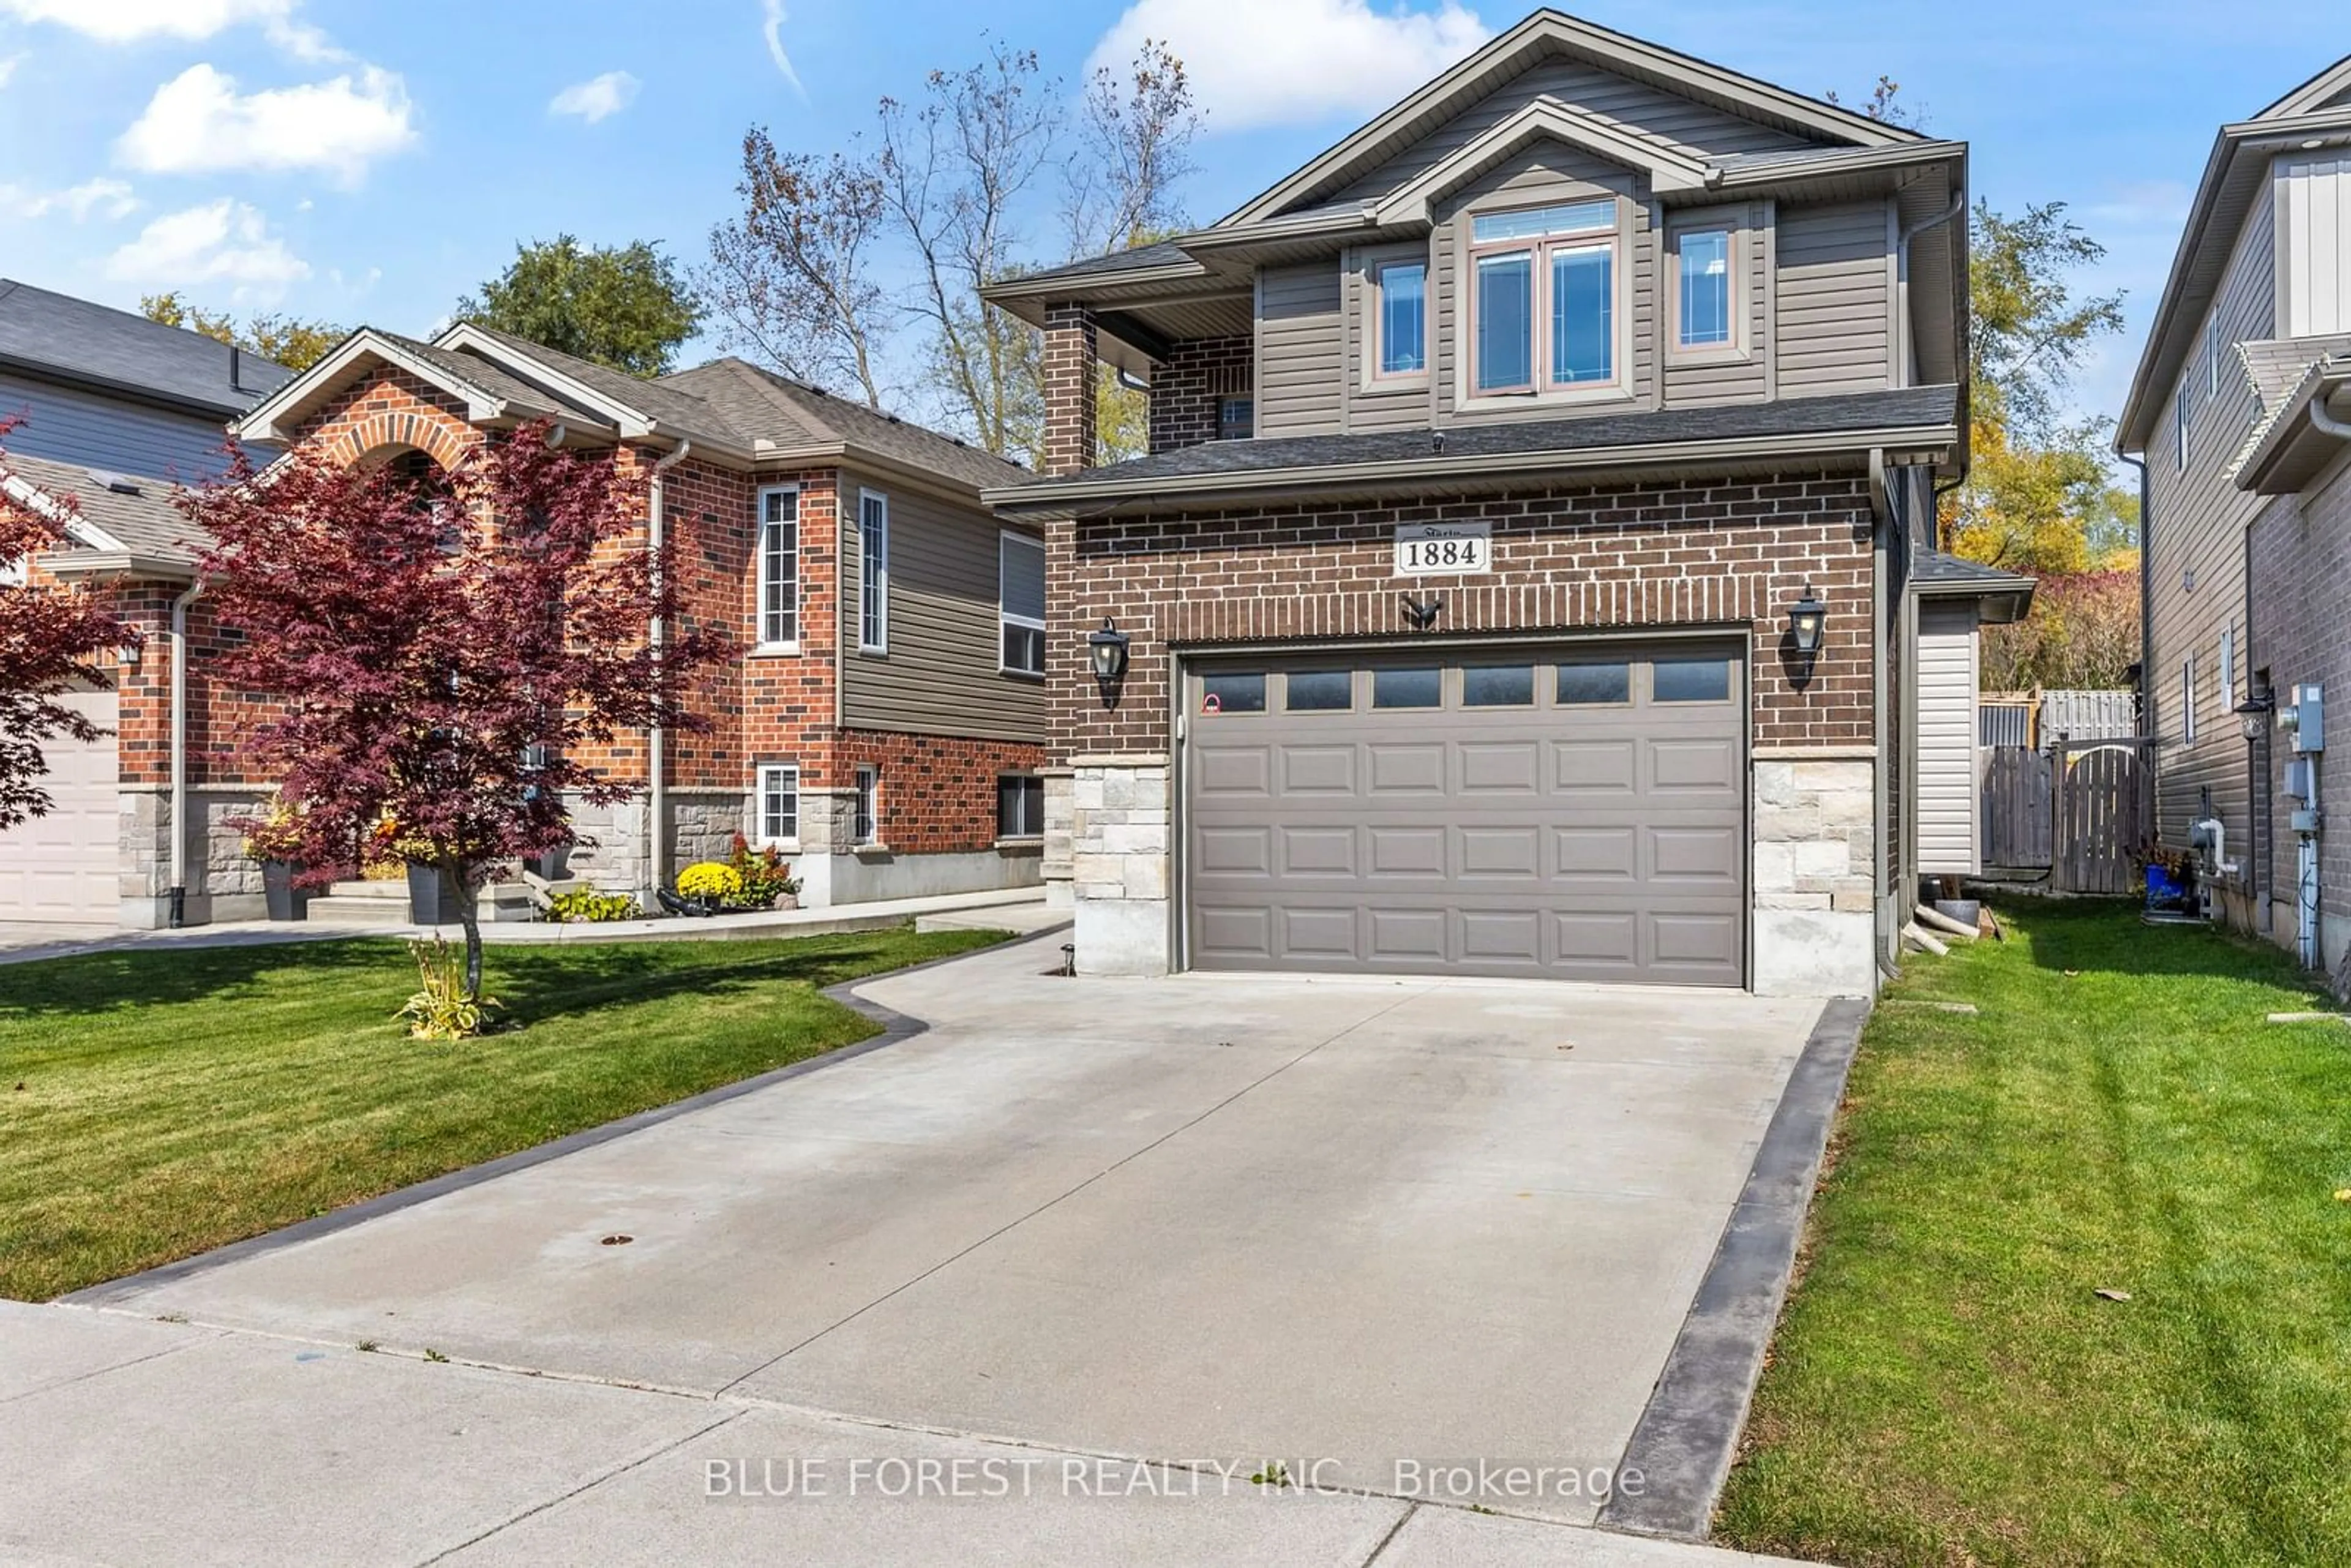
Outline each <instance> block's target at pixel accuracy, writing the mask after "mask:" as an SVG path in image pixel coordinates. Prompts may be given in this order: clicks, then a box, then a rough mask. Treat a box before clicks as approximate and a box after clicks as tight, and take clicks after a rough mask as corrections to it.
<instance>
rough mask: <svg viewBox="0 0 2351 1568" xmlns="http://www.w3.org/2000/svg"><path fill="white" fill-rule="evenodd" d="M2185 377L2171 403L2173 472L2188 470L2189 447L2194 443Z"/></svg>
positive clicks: (2192, 421)
mask: <svg viewBox="0 0 2351 1568" xmlns="http://www.w3.org/2000/svg"><path fill="white" fill-rule="evenodd" d="M2188 387H2189V383H2188V382H2187V380H2186V379H2185V378H2183V379H2182V380H2181V381H2180V383H2179V397H2177V398H2175V399H2174V400H2173V401H2172V405H2171V466H2172V469H2173V471H2174V472H2175V473H2180V474H2185V473H2187V472H2188V455H2189V448H2190V447H2191V446H2192V445H2193V444H2194V443H2195V420H2194V413H2193V400H2192V399H2190V397H2189V391H2188Z"/></svg>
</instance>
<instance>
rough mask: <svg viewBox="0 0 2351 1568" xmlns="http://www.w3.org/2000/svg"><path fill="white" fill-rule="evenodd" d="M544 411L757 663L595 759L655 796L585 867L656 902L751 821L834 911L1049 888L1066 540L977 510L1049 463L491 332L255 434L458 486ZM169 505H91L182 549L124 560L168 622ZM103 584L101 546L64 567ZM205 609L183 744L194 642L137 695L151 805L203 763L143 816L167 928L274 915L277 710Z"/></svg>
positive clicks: (135, 903) (390, 364) (130, 723)
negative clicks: (263, 884)
mask: <svg viewBox="0 0 2351 1568" xmlns="http://www.w3.org/2000/svg"><path fill="white" fill-rule="evenodd" d="M532 421H546V422H549V423H550V426H551V434H552V436H553V438H555V439H559V440H560V441H562V442H563V443H565V444H568V445H570V446H572V447H576V448H581V449H586V450H602V451H611V452H612V453H613V454H614V455H615V459H616V460H617V461H619V462H620V463H622V464H623V465H629V466H633V467H634V468H635V469H636V471H637V472H638V474H639V475H640V476H643V477H644V478H645V479H646V480H647V482H648V484H649V496H650V503H649V507H648V512H649V516H648V518H647V521H646V525H645V530H644V532H643V533H641V534H640V535H639V536H638V538H640V539H641V540H643V541H646V542H650V540H651V538H653V528H655V527H658V528H660V529H661V530H662V532H663V534H664V536H665V538H666V539H667V541H668V542H669V543H670V544H671V545H672V546H673V547H674V550H675V552H676V559H677V563H678V568H677V570H679V572H680V573H681V576H682V597H683V615H682V619H683V621H684V622H685V623H686V624H688V625H702V626H710V627H716V628H717V629H719V630H721V631H723V632H725V633H726V635H727V636H728V637H729V638H730V639H731V641H732V642H733V643H735V644H736V647H737V653H736V656H735V657H734V658H732V659H731V660H730V661H729V662H728V663H727V664H725V665H724V666H723V667H722V668H720V669H719V670H718V671H717V672H716V675H715V677H714V678H713V680H712V681H711V683H710V689H709V695H708V696H707V697H706V698H705V699H703V700H705V701H706V702H707V703H708V705H709V706H708V709H707V717H708V718H709V719H710V721H711V722H710V724H709V726H708V727H706V728H704V729H700V730H691V731H688V730H680V731H678V732H676V733H673V734H661V733H658V732H656V733H652V734H633V735H627V736H624V737H622V738H621V739H620V740H619V741H617V742H616V743H615V744H614V745H613V746H612V747H611V748H610V750H609V752H608V754H606V755H604V756H602V757H600V758H597V759H596V761H597V763H598V765H599V767H600V768H602V769H603V770H604V771H606V772H607V773H609V774H610V775H611V776H614V777H617V778H619V779H622V780H624V781H626V782H629V783H632V784H634V785H637V786H639V787H640V792H639V793H638V794H637V795H636V797H635V798H634V799H633V800H631V801H629V802H628V803H625V804H623V805H622V806H620V807H617V808H605V809H594V808H590V807H588V806H586V805H585V804H584V803H582V804H581V805H580V808H579V809H578V810H577V813H576V816H575V821H577V822H578V824H579V827H580V831H581V833H582V834H583V836H584V839H585V840H586V842H584V843H583V844H582V846H581V847H580V849H578V850H577V851H575V852H574V853H573V854H572V856H571V857H570V870H571V873H572V874H573V875H574V876H577V877H581V878H584V879H585V880H587V881H589V882H590V883H594V884H595V885H598V886H600V887H603V888H607V889H611V890H616V891H630V892H635V893H639V894H648V893H650V892H651V890H653V889H655V888H658V887H662V886H665V885H668V884H669V883H670V882H671V881H672V880H673V879H674V876H675V874H676V872H677V871H678V869H679V868H681V867H682V866H683V865H684V864H686V863H688V862H693V861H695V860H701V859H707V858H723V857H724V856H725V854H726V852H727V849H728V846H729V844H730V842H731V841H732V839H733V837H734V835H735V834H736V833H737V832H738V831H739V832H742V833H744V834H745V835H746V836H747V838H748V839H749V840H750V841H752V842H753V843H754V844H774V845H776V846H777V847H778V849H779V850H780V851H781V852H783V853H784V855H785V856H786V857H787V858H789V860H790V861H791V862H792V864H793V867H794V871H795V873H796V874H798V875H799V876H800V877H801V879H802V881H803V883H804V885H803V889H802V892H801V894H800V896H801V900H802V902H803V903H805V904H810V905H812V906H820V905H827V904H849V903H857V902H862V901H868V900H872V899H878V898H888V897H897V896H908V895H916V894H933V893H955V892H969V891H977V890H983V889H990V888H998V887H1006V886H1016V885H1021V884H1024V883H1034V882H1035V881H1036V880H1037V877H1038V863H1039V855H1040V847H1041V821H1040V810H1041V807H1040V800H1041V793H1040V789H1041V787H1040V783H1039V780H1038V769H1039V766H1040V763H1041V762H1042V760H1043V748H1042V744H1041V743H1042V740H1043V732H1044V690H1043V675H1042V667H1041V666H1042V658H1043V653H1042V642H1043V625H1044V563H1043V548H1042V543H1041V539H1040V538H1039V536H1038V532H1037V530H1036V529H1035V528H1034V527H1033V525H1020V524H1010V525H1006V524H1002V523H999V522H998V520H997V519H996V518H995V517H993V516H992V515H991V514H990V513H989V512H988V511H987V509H986V508H985V507H982V506H981V504H980V502H979V498H978V497H979V492H980V490H981V488H982V487H983V486H992V485H1001V484H1005V483H1008V482H1016V481H1018V480H1019V479H1020V478H1022V477H1024V476H1025V472H1026V471H1025V470H1023V469H1021V468H1019V467H1018V466H1017V465H1012V464H1008V463H1006V462H1003V461H1001V460H1000V459H998V458H996V457H994V456H991V455H988V454H987V453H985V452H981V451H978V450H977V449H975V448H973V447H970V446H967V445H966V444H963V443H961V442H957V441H955V440H953V439H951V438H949V437H946V436H943V435H939V434H935V433H933V432H930V431H927V430H924V429H921V428H919V427H917V426H914V425H912V424H908V423H904V422H902V421H899V420H896V419H893V418H891V417H888V416H886V415H883V414H881V413H875V412H873V411H872V410H871V409H869V408H867V407H865V406H864V405H862V404H861V403H852V402H846V401H844V400H841V399H838V398H834V397H831V396H829V395H828V394H826V393H824V392H820V391H818V390H816V389H814V388H812V387H809V386H805V385H801V384H799V383H797V382H790V381H787V380H784V379H782V378H779V377H777V376H774V375H771V374H768V373H767V372H765V371H760V370H758V369H757V368H755V367H753V366H751V365H749V364H747V363H745V362H744V361H739V360H733V359H727V360H719V361H714V362H712V363H709V364H705V365H702V366H699V367H697V368H695V369H694V370H690V371H683V372H680V373H677V374H674V375H669V376H664V377H662V378H660V379H658V380H653V381H643V380H638V379H636V378H632V377H630V376H627V375H623V374H621V373H619V372H616V371H610V370H607V369H604V368H602V367H601V366H597V365H594V364H590V363H588V362H585V361H580V360H577V359H574V358H571V357H570V356H568V355H564V354H559V353H556V352H554V351H552V350H547V349H544V348H541V347H539V346H538V345H536V344H531V343H528V342H524V341H522V340H517V339H515V338H511V337H508V336H507V335H505V334H502V333H498V332H495V331H491V330H488V329H483V328H479V327H474V326H460V327H457V328H455V329H451V330H449V331H447V332H444V333H443V334H442V335H441V336H440V337H439V338H437V339H435V340H433V341H432V342H420V341H417V340H411V339H407V338H402V337H400V336H397V335H395V334H392V333H389V332H382V331H378V330H375V329H362V330H360V331H359V332H356V333H354V334H353V335H352V336H351V337H350V338H349V339H347V340H345V341H344V342H343V343H342V344H341V345H340V346H339V347H338V348H337V349H336V350H334V352H332V353H331V354H329V355H328V356H327V357H326V358H325V359H323V360H321V361H319V363H318V364H316V365H315V366H313V367H311V368H310V369H309V370H308V371H305V372H303V373H302V374H301V375H299V376H298V377H296V378H294V379H293V380H292V381H290V382H287V383H286V384H285V385H284V386H283V387H281V388H279V389H278V390H277V392H275V393H274V394H273V395H271V396H270V397H269V398H267V399H266V401H264V402H261V403H260V404H259V405H258V406H256V407H255V408H254V409H253V410H252V411H251V412H250V413H247V414H246V415H245V416H244V417H243V418H242V419H240V420H239V421H238V422H237V423H236V424H235V427H234V428H235V432H236V434H239V435H240V436H242V437H243V438H244V439H246V440H247V441H251V442H256V443H267V444H277V445H282V446H284V447H285V448H286V449H287V452H288V453H289V454H290V455H294V456H297V457H323V458H325V459H326V460H328V461H330V462H333V463H338V464H386V463H398V464H406V465H413V466H418V467H420V468H428V467H438V468H441V469H448V468H452V467H454V466H455V465H458V464H460V463H462V462H464V461H465V457H466V455H467V454H468V453H469V452H470V451H471V450H472V449H473V448H474V447H475V445H477V444H480V443H481V442H483V441H484V440H486V439H489V438H492V437H493V436H495V435H496V434H497V433H499V432H502V431H507V430H511V429H514V428H516V427H517V426H518V425H521V424H523V423H528V422H532ZM169 500H170V497H169V494H168V491H166V490H165V489H164V488H163V487H161V486H158V487H155V488H154V489H153V491H152V492H151V493H149V494H145V495H141V496H139V497H122V496H113V497H104V496H99V497H91V496H89V495H88V494H85V496H84V500H83V505H84V510H85V514H86V515H88V514H89V513H90V512H91V511H92V510H93V503H94V502H95V503H96V504H98V505H99V506H103V507H105V509H106V512H107V515H109V516H119V515H120V514H121V513H122V512H123V511H124V510H125V508H126V507H129V506H130V505H131V504H132V503H134V502H136V503H137V504H138V505H140V506H141V507H142V508H143V509H142V510H141V514H140V516H141V528H144V529H146V530H148V531H147V533H145V534H142V536H141V537H142V538H152V542H153V543H154V544H155V545H156V546H157V547H158V549H167V547H168V548H169V549H171V551H172V554H171V555H170V556H169V557H168V558H165V557H159V558H157V559H146V560H141V561H135V562H124V563H116V564H115V566H114V568H113V575H114V576H116V577H117V578H118V579H119V580H124V581H125V582H127V583H130V584H131V586H132V591H133V592H134V593H135V594H136V595H137V598H138V603H139V615H140V618H141V619H142V621H144V622H148V623H149V624H150V626H151V630H154V631H159V632H168V631H169V630H170V627H169V617H170V613H171V606H172V602H173V601H174V600H175V599H177V598H178V596H179V595H181V594H182V593H183V592H184V591H185V590H186V588H187V587H188V586H189V585H191V584H193V576H194V574H193V569H192V567H190V566H189V565H187V562H188V561H189V560H190V559H191V553H192V552H191V551H190V550H189V549H188V548H187V547H186V546H185V545H184V544H179V543H177V541H178V540H180V539H181V538H183V536H184V534H185V532H186V528H185V525H184V523H183V522H182V521H180V519H179V518H178V515H177V514H176V513H175V512H173V511H172V509H171V507H170V504H169ZM100 520H101V521H102V520H103V518H101V519H100ZM101 564H102V563H100V562H99V560H98V559H97V557H96V553H95V552H90V551H88V550H86V549H75V550H70V551H67V552H62V553H61V554H59V555H56V556H51V557H48V558H46V559H45V560H44V561H43V562H42V568H43V569H44V570H50V571H57V572H60V573H63V574H67V575H70V574H74V573H77V572H87V571H89V570H94V569H96V568H98V567H99V565H101ZM183 615H184V616H185V618H186V628H185V631H186V643H185V645H186V647H187V648H188V651H189V657H188V662H187V670H186V700H185V703H184V705H183V708H182V710H181V711H183V715H184V718H183V724H184V738H183V745H181V746H179V747H174V746H173V745H172V740H171V728H172V712H173V706H174V705H173V701H172V690H173V684H172V662H173V657H174V654H175V653H176V651H177V648H178V646H179V643H178V642H177V640H176V639H174V638H172V637H171V636H168V635H159V636H156V637H154V638H153V639H152V641H151V643H150V645H149V650H148V652H147V653H145V654H144V655H143V656H142V657H141V661H140V664H139V665H138V666H137V667H136V668H135V669H134V670H131V671H130V672H128V673H127V674H126V678H125V679H124V681H123V682H122V686H121V692H120V716H119V721H118V722H119V726H120V735H121V740H120V754H121V757H120V768H121V776H122V779H124V781H125V783H124V788H125V789H129V788H130V782H131V780H133V779H137V780H141V781H145V780H147V779H149V778H150V776H153V777H154V778H159V779H166V780H168V779H169V777H170V772H171V767H172V764H171V758H172V756H174V755H177V756H180V757H182V758H183V759H184V760H183V763H182V767H183V769H184V777H183V783H182V787H181V789H179V790H177V791H173V790H170V789H165V790H164V791H163V792H162V795H161V796H159V797H157V799H158V800H159V801H161V802H162V804H159V805H158V807H157V809H156V810H155V811H153V812H152V813H150V814H152V815H154V816H155V817H156V818H157V821H154V822H152V823H150V822H148V821H146V818H145V816H143V815H142V816H141V817H139V819H138V820H137V821H133V819H132V817H131V815H130V814H129V812H128V809H127V808H126V815H125V817H124V824H125V826H124V832H123V838H122V842H121V846H120V857H121V864H120V874H121V877H122V880H123V884H124V887H125V890H126V891H125V894H124V898H123V901H122V905H121V909H120V918H121V919H122V920H123V921H124V922H125V923H126V924H134V925H147V924H158V923H160V922H161V921H162V920H163V919H166V918H169V915H170V904H171V894H170V889H172V887H174V886H177V887H178V888H179V889H180V890H181V891H180V894H179V900H180V903H181V915H182V917H183V918H184V919H186V920H189V921H197V920H203V919H205V918H224V917H228V916H230V915H251V914H255V913H257V912H258V911H257V904H258V902H259V901H258V898H257V896H255V894H256V892H257V888H256V887H254V886H248V883H249V882H250V880H251V873H250V871H249V868H247V867H246V866H245V865H244V864H243V863H242V862H241V860H240V855H239V852H240V847H241V845H240V837H239V835H238V834H237V832H236V831H235V829H233V828H230V827H228V826H227V825H226V820H227V819H229V818H233V817H235V816H237V815H240V814H242V813H244V812H247V811H250V810H252V809H253V807H254V805H255V803H256V801H257V800H261V799H263V798H264V797H265V796H266V790H267V785H268V781H267V780H266V779H261V778H257V777H256V776H255V775H254V773H253V771H252V768H251V766H250V764H249V762H248V761H247V759H246V753H245V750H244V748H243V747H242V746H241V744H240V742H241V738H242V736H243V735H244V733H245V732H246V729H247V728H248V727H249V726H250V725H251V723H252V722H253V721H255V720H256V718H258V717H260V716H263V715H264V714H266V705H258V704H256V703H254V702H252V701H250V700H247V699H246V698H243V697H240V696H239V695H237V694H235V693H232V692H228V691H225V690H224V689H223V688H222V685H221V683H220V682H219V681H218V679H217V678H216V677H214V675H213V674H212V673H211V672H210V670H209V669H208V667H207V666H208V663H209V656H210V655H211V654H212V653H214V652H215V650H216V647H217V642H218V637H217V633H216V632H215V630H214V627H213V625H212V623H211V621H210V618H209V615H208V614H207V612H206V607H205V604H204V600H203V598H202V597H201V595H199V596H197V597H195V598H194V599H193V601H192V602H189V603H187V604H185V605H184V606H183ZM127 798H128V797H126V799H127ZM172 798H177V799H178V800H180V801H181V807H180V820H181V821H182V822H183V829H182V839H183V844H184V846H185V848H184V850H183V857H182V862H181V866H182V871H181V877H180V880H179V881H177V882H176V883H175V882H173V881H171V880H169V878H170V876H171V871H170V867H171V865H172V857H171V855H170V852H169V842H170V839H171V831H170V820H171V817H172V811H171V810H170V809H169V804H168V802H169V800H171V799H172ZM140 799H141V800H147V799H148V797H147V796H144V795H142V796H141V798H140ZM134 887H135V888H136V889H137V890H139V891H138V896H137V897H135V898H134V897H133V896H132V895H131V890H132V889H133V888H134Z"/></svg>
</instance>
